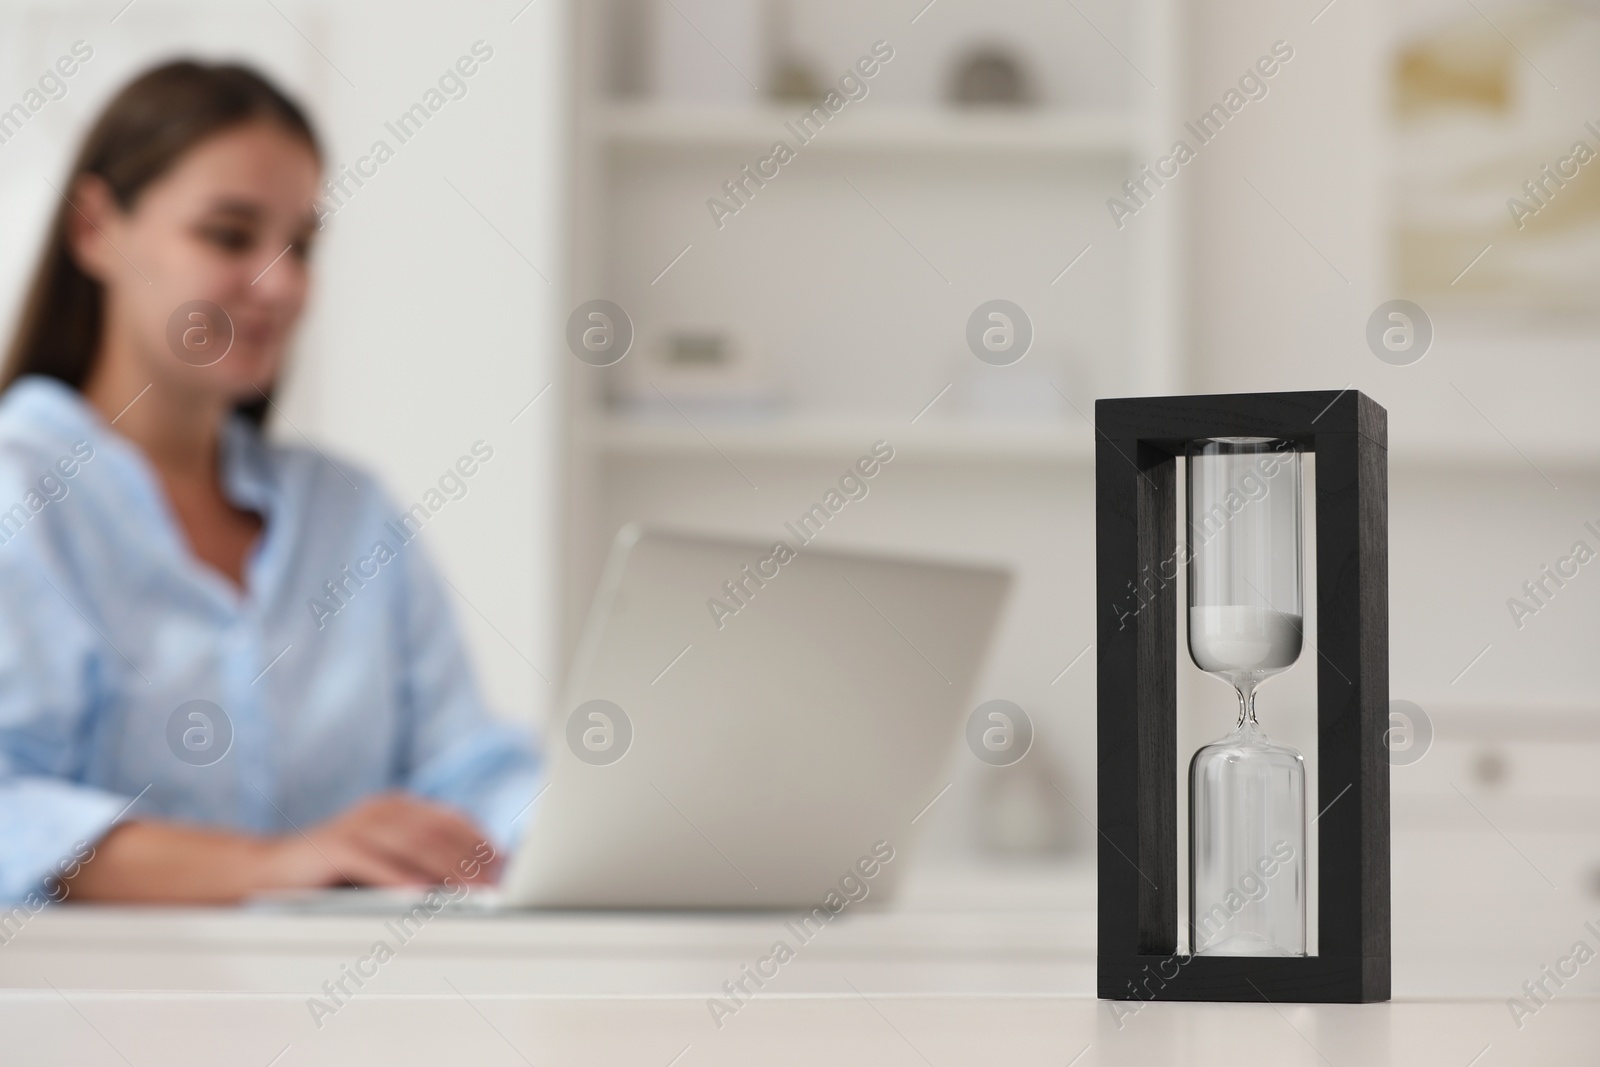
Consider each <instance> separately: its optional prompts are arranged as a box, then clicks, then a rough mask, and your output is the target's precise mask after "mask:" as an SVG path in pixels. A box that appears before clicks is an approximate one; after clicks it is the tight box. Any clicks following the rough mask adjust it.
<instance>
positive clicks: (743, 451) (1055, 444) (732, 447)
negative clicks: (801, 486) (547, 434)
mask: <svg viewBox="0 0 1600 1067" xmlns="http://www.w3.org/2000/svg"><path fill="white" fill-rule="evenodd" d="M690 418H692V419H693V420H694V422H693V424H692V425H691V424H690V423H688V422H686V421H685V420H684V419H683V418H682V417H680V416H676V415H674V416H672V417H671V418H670V419H669V418H666V417H662V418H660V419H657V418H653V417H652V418H629V417H623V416H618V415H608V416H604V417H601V418H599V419H597V420H595V421H594V422H593V423H591V424H590V425H589V426H588V427H587V429H586V430H584V431H582V432H583V434H584V437H585V438H586V440H588V441H589V442H590V443H591V444H592V445H593V446H594V447H595V448H597V449H598V450H599V451H602V452H605V453H607V454H609V455H612V456H616V457H619V458H627V459H659V458H666V457H672V458H680V457H683V456H692V455H701V454H703V455H704V456H705V457H706V458H709V459H716V458H717V452H716V450H717V449H720V450H721V451H722V452H724V453H727V454H730V455H742V456H752V457H764V458H771V459H833V458H845V459H848V458H853V457H854V456H855V455H856V454H858V453H865V452H866V451H868V450H869V449H870V448H871V447H872V445H873V443H874V442H876V441H880V440H887V441H888V442H889V443H890V444H891V445H893V446H894V448H895V450H896V452H897V454H900V455H904V456H906V457H907V458H911V459H933V460H942V461H962V460H986V461H987V460H1006V461H1014V462H1021V461H1027V462H1046V463H1073V464H1085V465H1087V464H1089V463H1091V462H1092V461H1093V458H1094V449H1093V445H1092V442H1091V438H1090V431H1089V427H1088V425H1087V424H1085V423H1083V422H1082V421H1081V420H1077V419H1074V420H1073V421H1071V422H1065V423H1032V424H1030V423H1020V424H1019V423H1009V424H1006V423H987V422H977V421H956V420H952V419H945V420H942V421H935V420H933V419H931V418H930V419H925V420H923V421H921V422H918V423H916V424H909V423H908V422H907V420H906V417H905V416H904V415H903V414H899V413H896V414H894V415H892V416H887V415H886V416H884V417H883V418H872V417H870V416H858V417H851V418H837V419H834V418H829V419H823V418H819V417H811V418H806V417H799V416H783V417H776V418H773V419H770V420H766V421H760V422H756V421H748V422H732V421H728V420H718V419H715V418H713V417H711V416H696V415H693V414H691V415H690ZM713 445H715V446H716V448H715V449H713V448H712V446H713Z"/></svg>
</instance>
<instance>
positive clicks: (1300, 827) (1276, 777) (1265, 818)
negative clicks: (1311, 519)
mask: <svg viewBox="0 0 1600 1067" xmlns="http://www.w3.org/2000/svg"><path fill="white" fill-rule="evenodd" d="M1187 471H1188V497H1189V499H1188V534H1189V537H1188V549H1189V551H1188V592H1189V655H1190V657H1191V658H1193V660H1194V662H1195V665H1196V666H1197V667H1199V668H1200V669H1201V670H1203V671H1206V672H1208V673H1210V674H1215V675H1217V676H1218V677H1220V678H1222V679H1223V680H1224V681H1226V682H1228V683H1229V684H1231V685H1232V686H1233V688H1234V691H1235V693H1236V694H1237V696H1238V698H1239V715H1238V721H1237V722H1236V723H1235V726H1234V731H1233V733H1231V734H1229V735H1228V736H1227V737H1224V738H1222V739H1221V740H1220V741H1216V742H1213V743H1212V744H1209V745H1206V746H1205V747H1204V748H1202V749H1200V750H1199V751H1198V752H1196V753H1195V755H1194V759H1193V761H1192V762H1191V763H1190V764H1189V944H1190V951H1191V952H1193V953H1194V954H1195V955H1216V956H1303V955H1305V950H1306V906H1305V890H1306V880H1305V856H1306V848H1305V836H1306V833H1305V826H1306V819H1305V762H1304V760H1302V759H1301V756H1300V753H1299V752H1297V751H1295V750H1294V749H1293V748H1290V747H1289V746H1287V745H1284V744H1281V743H1278V742H1275V741H1273V740H1271V739H1270V738H1268V736H1267V734H1266V732H1265V731H1264V730H1262V728H1261V725H1260V723H1259V722H1258V721H1257V719H1256V690H1257V688H1258V687H1259V686H1260V685H1261V683H1262V682H1263V681H1265V680H1266V679H1267V678H1270V677H1271V676H1273V675H1275V674H1278V673H1280V672H1282V671H1286V670H1288V669H1289V668H1290V667H1292V666H1294V662H1295V660H1296V659H1298V658H1299V656H1300V647H1301V644H1302V635H1303V627H1304V618H1303V616H1304V612H1303V611H1302V609H1301V595H1302V585H1303V583H1302V579H1301V558H1302V556H1301V538H1300V453H1299V450H1298V449H1297V448H1296V447H1295V446H1294V444H1293V443H1292V442H1290V441H1284V440H1273V439H1271V438H1265V437H1218V438H1211V439H1209V440H1201V441H1192V442H1190V443H1189V446H1188V464H1187Z"/></svg>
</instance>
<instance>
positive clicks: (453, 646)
mask: <svg viewBox="0 0 1600 1067" xmlns="http://www.w3.org/2000/svg"><path fill="white" fill-rule="evenodd" d="M402 558H403V559H404V560H405V563H404V564H403V566H404V567H405V571H404V591H403V596H404V598H405V603H404V605H403V606H402V609H401V610H402V630H403V632H402V640H403V642H404V644H405V648H404V650H403V651H404V655H405V663H406V665H407V666H406V672H405V682H404V684H405V692H404V694H403V699H404V706H405V708H406V710H407V713H408V716H409V725H410V729H409V738H408V743H407V749H408V752H407V755H408V759H409V766H408V767H407V768H406V787H407V788H408V789H410V790H411V791H413V792H415V793H418V794H420V795H422V796H426V797H429V798H432V799H435V800H438V801H440V802H441V803H445V804H449V805H451V806H453V807H456V808H459V809H461V810H462V811H464V812H466V813H467V814H468V815H469V816H471V817H472V818H473V819H474V821H476V822H477V824H478V826H479V827H481V828H482V829H483V831H484V833H485V834H486V835H487V836H488V838H489V843H490V844H491V845H493V846H494V847H495V849H496V851H498V852H499V853H500V854H501V855H509V854H510V851H511V850H512V849H513V848H515V846H516V842H517V838H518V836H519V830H520V828H521V826H522V822H523V820H524V817H525V815H526V814H527V812H528V811H529V810H530V808H531V805H532V802H533V799H534V796H535V794H536V793H537V791H538V789H539V788H540V784H541V778H542V772H543V768H542V766H541V761H540V758H539V753H538V749H537V747H536V746H535V744H534V743H533V740H532V734H531V732H530V731H529V730H526V729H523V728H519V727H517V726H514V725H512V724H511V723H508V722H503V721H499V720H497V719H496V718H495V717H494V715H493V714H492V713H491V712H490V711H489V709H488V708H487V706H486V705H485V704H484V702H483V698H482V696H481V695H480V693H479V691H478V686H477V681H476V677H475V675H474V673H473V669H472V664H471V662H470V661H469V659H468V657H467V654H466V648H465V646H464V644H463V642H462V639H461V633H460V630H459V629H458V627H457V625H456V621H455V615H454V613H453V612H452V610H451V604H450V603H449V601H448V600H447V599H446V595H445V592H444V587H443V583H442V581H441V579H440V576H439V575H438V574H437V572H436V571H435V570H434V568H433V565H432V563H431V562H430V561H429V560H428V558H427V557H426V555H425V554H424V553H423V551H422V546H421V545H419V544H413V545H410V546H408V547H407V548H406V550H405V551H404V553H402Z"/></svg>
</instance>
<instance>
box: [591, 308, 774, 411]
mask: <svg viewBox="0 0 1600 1067" xmlns="http://www.w3.org/2000/svg"><path fill="white" fill-rule="evenodd" d="M638 357H639V358H638V359H637V360H636V361H629V362H631V363H632V364H633V365H632V367H628V366H626V365H624V366H623V367H621V368H619V369H620V370H622V372H623V373H622V374H620V375H619V376H618V378H619V381H620V383H621V386H620V390H619V393H618V395H617V397H616V399H617V400H618V401H619V402H620V404H621V406H623V407H627V408H633V409H636V410H640V411H651V410H656V409H664V410H671V409H672V408H678V409H679V410H680V411H682V410H685V409H687V410H691V411H698V412H702V413H711V414H715V415H718V416H730V417H733V416H739V415H744V414H765V413H769V412H771V411H772V410H773V409H774V408H776V407H777V406H778V404H779V400H780V396H779V393H778V390H777V389H776V388H775V387H774V386H773V385H772V384H771V383H770V382H769V381H768V380H767V378H766V375H765V373H764V372H763V370H762V368H761V367H760V366H759V365H758V362H757V360H756V359H755V358H754V356H753V355H752V354H751V352H750V350H749V349H748V348H747V347H745V346H744V345H742V344H741V343H740V342H739V340H738V339H737V338H736V337H735V336H734V335H733V334H732V333H730V332H729V331H727V330H724V329H717V328H710V327H698V326H684V327H675V328H672V329H668V330H666V331H665V332H663V333H662V334H661V335H660V336H659V337H658V338H657V339H656V341H655V343H654V344H650V345H646V346H644V350H643V351H641V352H640V353H638Z"/></svg>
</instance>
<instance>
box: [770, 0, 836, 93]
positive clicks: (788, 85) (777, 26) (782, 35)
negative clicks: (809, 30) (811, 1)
mask: <svg viewBox="0 0 1600 1067" xmlns="http://www.w3.org/2000/svg"><path fill="white" fill-rule="evenodd" d="M792 14H793V12H792V11H791V9H790V6H789V0H768V3H767V5H766V34H767V97H768V98H769V99H770V100H772V101H773V102H774V103H784V104H788V103H796V104H814V103H817V102H818V101H820V100H821V99H822V96H823V93H824V92H825V91H826V90H825V89H824V88H823V84H822V79H821V78H820V77H818V76H817V72H816V69H815V68H814V67H813V66H811V65H810V64H808V63H807V62H806V61H805V60H803V59H802V58H800V56H799V55H798V54H796V52H795V49H794V22H793V19H792V17H791V16H792Z"/></svg>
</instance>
